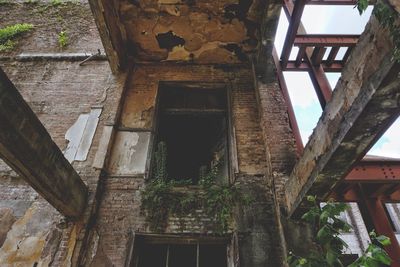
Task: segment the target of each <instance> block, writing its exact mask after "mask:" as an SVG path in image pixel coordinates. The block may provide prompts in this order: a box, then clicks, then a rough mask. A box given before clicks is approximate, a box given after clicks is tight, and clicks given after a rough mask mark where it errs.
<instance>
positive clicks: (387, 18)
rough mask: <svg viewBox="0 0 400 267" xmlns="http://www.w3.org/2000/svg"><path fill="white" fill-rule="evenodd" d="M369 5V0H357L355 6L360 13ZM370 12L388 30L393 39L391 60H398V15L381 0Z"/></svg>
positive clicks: (399, 48)
mask: <svg viewBox="0 0 400 267" xmlns="http://www.w3.org/2000/svg"><path fill="white" fill-rule="evenodd" d="M368 5H369V0H358V1H357V4H356V7H357V10H358V12H359V13H360V15H361V14H362V13H364V11H365V10H366V9H367V7H368ZM372 14H373V15H374V16H375V17H376V18H377V20H378V21H379V23H380V24H381V25H382V27H383V28H385V29H387V30H389V33H390V36H391V38H392V40H393V45H394V49H393V57H392V60H393V61H396V62H400V27H399V25H398V23H396V18H397V17H398V14H397V12H396V11H395V10H394V9H393V8H392V7H391V6H389V5H387V4H384V3H382V2H381V1H379V2H377V3H376V4H375V7H374V10H373V11H372Z"/></svg>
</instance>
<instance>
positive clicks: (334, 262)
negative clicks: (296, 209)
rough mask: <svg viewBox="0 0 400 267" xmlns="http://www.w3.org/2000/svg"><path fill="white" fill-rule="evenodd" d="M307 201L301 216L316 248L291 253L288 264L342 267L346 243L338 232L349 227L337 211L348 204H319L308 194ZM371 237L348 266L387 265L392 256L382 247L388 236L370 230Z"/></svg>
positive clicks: (342, 210) (388, 243)
mask: <svg viewBox="0 0 400 267" xmlns="http://www.w3.org/2000/svg"><path fill="white" fill-rule="evenodd" d="M307 200H308V201H309V202H310V203H311V208H310V209H309V210H308V211H307V212H306V213H305V214H304V215H303V216H302V220H304V221H306V222H307V223H309V224H311V226H312V229H313V230H314V235H313V240H314V241H315V244H316V247H315V249H314V250H311V251H310V252H309V254H308V255H305V256H298V255H295V254H293V253H290V255H289V257H288V262H289V266H290V267H301V266H304V267H320V266H326V267H336V266H343V263H342V262H341V259H340V258H341V256H342V255H343V254H344V251H345V249H347V248H348V245H347V243H346V242H344V241H343V240H342V239H341V238H340V234H341V233H346V232H350V230H351V226H350V225H349V224H348V223H346V222H345V221H343V220H341V219H340V214H341V213H342V212H344V211H345V210H347V209H348V205H347V204H344V203H336V202H333V201H328V203H326V205H324V206H323V207H320V205H318V203H317V202H316V199H315V197H313V196H308V197H307ZM370 237H371V241H372V243H370V244H369V246H368V248H367V249H366V251H365V253H364V254H363V255H362V256H361V257H360V258H359V259H357V260H356V261H355V262H353V263H352V264H350V265H349V266H348V267H377V266H390V263H391V259H390V258H389V256H388V254H387V253H386V251H385V250H384V249H383V248H382V247H383V246H387V245H390V239H389V238H387V237H385V236H377V235H376V234H375V232H371V233H370Z"/></svg>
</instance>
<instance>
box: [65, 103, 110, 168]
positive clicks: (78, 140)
mask: <svg viewBox="0 0 400 267" xmlns="http://www.w3.org/2000/svg"><path fill="white" fill-rule="evenodd" d="M101 110H102V109H101V108H92V110H91V111H90V113H89V114H81V115H79V117H78V119H77V120H76V122H75V123H74V124H73V125H72V126H71V127H70V128H69V129H68V131H67V132H66V134H65V139H66V140H68V141H69V143H68V145H67V148H66V149H65V151H64V156H65V158H66V159H67V160H68V161H69V162H70V163H71V162H73V161H74V160H77V161H85V160H86V158H87V155H88V153H89V149H90V146H91V144H92V140H93V137H94V134H95V132H96V128H97V124H98V122H99V117H100V114H101Z"/></svg>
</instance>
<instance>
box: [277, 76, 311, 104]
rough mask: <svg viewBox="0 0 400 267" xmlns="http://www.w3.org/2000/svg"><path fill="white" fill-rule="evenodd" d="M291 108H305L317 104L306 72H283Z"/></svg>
mask: <svg viewBox="0 0 400 267" xmlns="http://www.w3.org/2000/svg"><path fill="white" fill-rule="evenodd" d="M283 75H284V76H285V81H286V85H287V87H288V90H289V96H290V100H291V101H292V104H293V106H299V107H301V108H307V107H310V106H311V105H314V104H315V103H318V98H317V95H316V93H315V91H314V87H313V85H312V83H311V80H310V76H309V75H308V73H307V72H283Z"/></svg>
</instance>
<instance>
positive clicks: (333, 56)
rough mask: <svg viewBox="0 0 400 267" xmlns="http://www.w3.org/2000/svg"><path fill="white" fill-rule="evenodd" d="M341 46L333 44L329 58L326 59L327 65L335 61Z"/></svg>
mask: <svg viewBox="0 0 400 267" xmlns="http://www.w3.org/2000/svg"><path fill="white" fill-rule="evenodd" d="M339 49H340V47H339V46H333V47H332V49H331V51H330V52H329V55H328V58H327V59H326V65H327V66H329V67H330V66H332V64H333V61H334V60H335V59H336V56H337V54H338V52H339Z"/></svg>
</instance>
